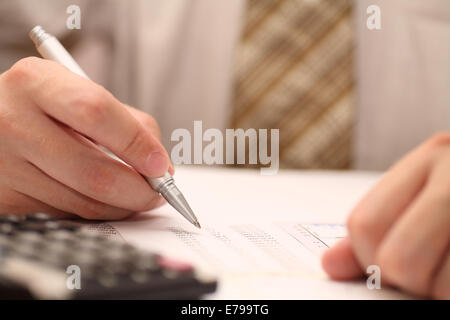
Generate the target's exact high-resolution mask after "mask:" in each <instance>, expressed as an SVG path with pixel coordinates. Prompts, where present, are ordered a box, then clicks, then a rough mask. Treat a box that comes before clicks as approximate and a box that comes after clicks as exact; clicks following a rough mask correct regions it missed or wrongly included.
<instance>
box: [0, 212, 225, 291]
mask: <svg viewBox="0 0 450 320" xmlns="http://www.w3.org/2000/svg"><path fill="white" fill-rule="evenodd" d="M216 286H217V282H216V280H215V279H214V278H213V277H211V276H210V275H206V274H202V273H201V272H199V270H196V269H195V268H194V267H192V266H191V265H190V264H186V263H183V262H179V261H176V260H173V259H170V258H167V257H165V256H162V255H159V254H155V253H151V252H148V251H144V250H141V249H138V248H136V247H135V246H133V245H131V244H128V243H126V242H124V241H120V240H117V239H111V238H108V237H106V236H104V235H101V234H98V233H95V232H92V231H88V230H86V228H83V225H82V224H80V223H78V222H77V221H72V220H56V219H53V218H51V217H50V216H48V215H47V214H45V213H36V214H32V215H28V216H26V217H23V216H17V215H0V299H77V300H78V299H198V298H201V297H202V296H203V295H205V294H208V293H212V292H214V291H215V289H216Z"/></svg>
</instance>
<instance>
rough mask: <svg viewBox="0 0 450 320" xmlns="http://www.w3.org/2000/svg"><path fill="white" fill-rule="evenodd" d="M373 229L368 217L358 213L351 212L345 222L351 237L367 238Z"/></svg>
mask: <svg viewBox="0 0 450 320" xmlns="http://www.w3.org/2000/svg"><path fill="white" fill-rule="evenodd" d="M373 227H374V225H373V223H372V222H371V221H370V219H369V218H368V215H365V214H361V212H359V211H355V212H353V213H352V214H351V215H350V217H349V219H348V220H347V228H348V231H349V233H350V234H351V235H352V237H358V236H361V235H364V236H367V235H369V234H370V231H371V230H372V229H373Z"/></svg>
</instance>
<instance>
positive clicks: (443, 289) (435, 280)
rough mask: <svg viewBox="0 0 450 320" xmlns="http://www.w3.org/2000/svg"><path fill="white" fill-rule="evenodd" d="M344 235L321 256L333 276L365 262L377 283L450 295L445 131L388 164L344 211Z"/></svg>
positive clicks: (353, 273)
mask: <svg viewBox="0 0 450 320" xmlns="http://www.w3.org/2000/svg"><path fill="white" fill-rule="evenodd" d="M347 227H348V231H349V237H348V238H347V239H344V240H342V241H341V242H340V243H338V244H336V246H334V247H333V248H331V249H330V250H328V251H327V252H326V253H325V254H324V256H323V259H322V264H323V267H324V269H325V271H326V272H327V273H328V274H329V275H330V276H331V277H332V278H334V279H338V280H347V279H352V278H356V277H360V276H362V275H363V274H364V272H363V271H364V270H366V268H367V266H369V265H377V266H379V267H380V270H381V280H382V282H383V283H385V284H388V285H393V286H396V287H399V288H401V289H403V290H405V291H407V292H410V293H413V294H416V295H420V296H425V297H434V298H444V299H449V298H450V246H449V245H450V134H449V133H441V134H438V135H435V136H433V137H432V138H431V139H429V140H428V141H426V142H425V143H424V144H422V145H421V146H419V147H418V148H416V149H415V150H413V151H412V152H410V153H409V154H408V155H406V157H405V158H404V159H402V160H401V161H399V162H398V164H396V165H395V166H394V167H393V168H392V169H391V170H389V171H388V172H387V173H386V174H385V176H384V177H383V178H382V179H381V181H380V182H379V183H378V184H377V185H376V186H375V188H374V189H373V190H371V191H370V192H369V193H368V194H367V195H366V196H365V197H364V198H363V199H362V201H361V202H360V203H359V204H358V205H357V206H356V208H355V209H354V210H353V212H352V213H351V214H350V218H349V220H348V223H347Z"/></svg>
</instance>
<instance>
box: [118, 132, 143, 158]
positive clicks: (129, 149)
mask: <svg viewBox="0 0 450 320" xmlns="http://www.w3.org/2000/svg"><path fill="white" fill-rule="evenodd" d="M146 145H148V137H147V135H146V134H145V131H144V130H143V128H142V127H141V126H140V125H137V126H136V131H135V132H134V134H133V135H132V136H131V137H130V138H128V139H127V140H125V141H124V143H123V146H122V147H121V148H120V153H121V154H126V155H128V156H130V157H132V158H133V157H137V156H139V153H140V150H142V148H143V146H146Z"/></svg>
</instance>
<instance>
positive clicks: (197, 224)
mask: <svg viewBox="0 0 450 320" xmlns="http://www.w3.org/2000/svg"><path fill="white" fill-rule="evenodd" d="M194 225H195V226H196V227H197V228H199V229H201V228H202V227H201V226H200V223H198V221H195V223H194Z"/></svg>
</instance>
